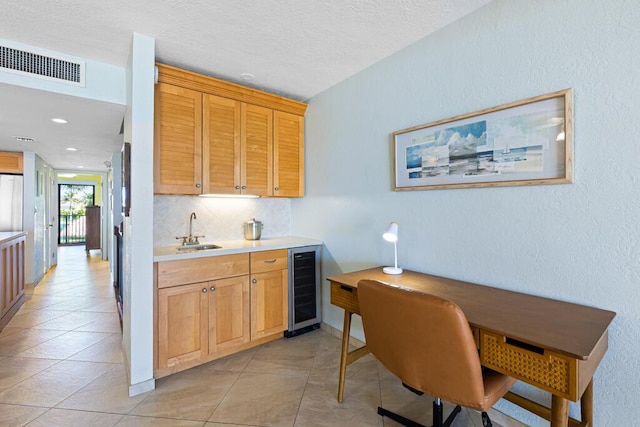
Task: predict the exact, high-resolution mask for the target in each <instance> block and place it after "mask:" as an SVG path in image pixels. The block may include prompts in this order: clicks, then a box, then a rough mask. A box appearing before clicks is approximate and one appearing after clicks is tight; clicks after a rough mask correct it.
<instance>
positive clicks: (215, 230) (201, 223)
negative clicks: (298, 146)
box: [153, 196, 291, 245]
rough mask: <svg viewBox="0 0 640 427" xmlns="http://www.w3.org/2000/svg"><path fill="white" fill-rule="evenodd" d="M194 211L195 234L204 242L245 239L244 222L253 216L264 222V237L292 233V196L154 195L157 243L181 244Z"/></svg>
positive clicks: (154, 222)
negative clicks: (212, 196) (287, 197)
mask: <svg viewBox="0 0 640 427" xmlns="http://www.w3.org/2000/svg"><path fill="white" fill-rule="evenodd" d="M191 212H195V213H196V216H197V218H196V219H195V220H194V221H193V234H194V235H197V236H205V237H204V238H202V239H200V241H201V242H217V241H223V240H237V239H244V228H243V226H244V223H245V222H246V221H249V220H250V219H252V218H255V219H256V220H257V221H261V222H262V223H263V230H262V236H261V238H263V239H265V238H269V237H281V236H288V235H290V234H291V231H290V230H291V203H290V200H289V199H277V198H266V199H235V198H209V197H193V196H155V197H154V203H153V224H154V226H153V241H154V245H178V244H179V243H180V241H178V240H176V237H178V236H186V235H188V234H189V233H188V228H189V216H190V215H191Z"/></svg>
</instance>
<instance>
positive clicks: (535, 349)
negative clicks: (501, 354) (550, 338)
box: [505, 337, 544, 354]
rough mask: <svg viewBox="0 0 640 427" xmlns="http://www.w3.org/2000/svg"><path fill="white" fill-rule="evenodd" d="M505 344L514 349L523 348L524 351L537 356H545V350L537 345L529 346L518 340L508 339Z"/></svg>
mask: <svg viewBox="0 0 640 427" xmlns="http://www.w3.org/2000/svg"><path fill="white" fill-rule="evenodd" d="M505 343H507V344H509V345H512V346H514V347H518V348H522V349H524V350H529V351H531V352H533V353H536V354H544V348H540V347H538V346H535V345H531V344H527V343H526V342H522V341H518V340H516V339H513V338H509V337H506V338H505Z"/></svg>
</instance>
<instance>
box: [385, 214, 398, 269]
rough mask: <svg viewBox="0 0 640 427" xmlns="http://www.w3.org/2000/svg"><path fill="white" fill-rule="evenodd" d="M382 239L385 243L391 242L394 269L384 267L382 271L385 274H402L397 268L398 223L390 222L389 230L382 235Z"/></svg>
mask: <svg viewBox="0 0 640 427" xmlns="http://www.w3.org/2000/svg"><path fill="white" fill-rule="evenodd" d="M382 238H383V239H384V240H386V241H387V242H393V255H394V267H384V268H383V269H382V271H383V272H384V273H385V274H402V269H401V268H398V246H397V245H396V242H397V241H398V223H396V222H392V223H391V224H389V228H387V231H386V232H385V233H384V234H383V235H382Z"/></svg>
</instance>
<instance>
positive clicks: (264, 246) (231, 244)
mask: <svg viewBox="0 0 640 427" xmlns="http://www.w3.org/2000/svg"><path fill="white" fill-rule="evenodd" d="M201 244H215V245H218V246H220V249H208V250H204V251H197V250H182V251H179V250H178V246H177V245H170V246H154V248H153V261H154V262H158V261H175V260H179V259H190V258H204V257H210V256H218V255H230V254H240V253H247V252H259V251H268V250H272V249H288V248H299V247H302V246H317V245H322V241H321V240H316V239H309V238H307V237H296V236H287V237H272V238H268V239H261V240H226V241H217V242H206V241H203V242H201Z"/></svg>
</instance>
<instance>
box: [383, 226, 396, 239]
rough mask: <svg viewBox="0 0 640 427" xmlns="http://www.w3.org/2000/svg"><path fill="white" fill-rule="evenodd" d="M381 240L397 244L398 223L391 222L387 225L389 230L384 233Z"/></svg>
mask: <svg viewBox="0 0 640 427" xmlns="http://www.w3.org/2000/svg"><path fill="white" fill-rule="evenodd" d="M382 238H383V239H384V240H386V241H387V242H397V241H398V223H397V222H392V223H391V224H389V228H387V231H385V232H384V234H383V235H382Z"/></svg>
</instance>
